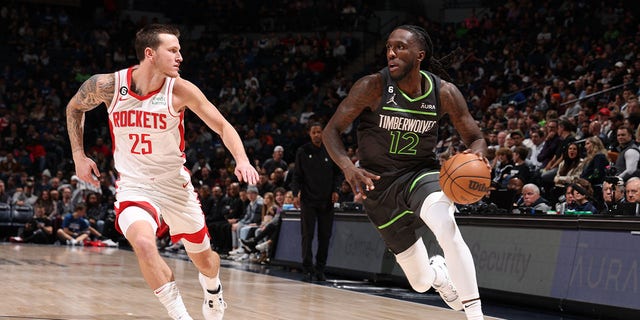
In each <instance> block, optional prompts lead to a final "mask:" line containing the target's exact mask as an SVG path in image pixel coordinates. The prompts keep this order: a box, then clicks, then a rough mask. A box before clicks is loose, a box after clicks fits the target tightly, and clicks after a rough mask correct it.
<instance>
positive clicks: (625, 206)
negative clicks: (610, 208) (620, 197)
mask: <svg viewBox="0 0 640 320" xmlns="http://www.w3.org/2000/svg"><path fill="white" fill-rule="evenodd" d="M624 189H625V195H626V198H625V201H622V203H621V205H620V207H619V208H620V210H619V211H618V213H619V214H621V215H626V216H638V215H640V178H638V177H631V178H629V180H627V182H626V184H625V187H624Z"/></svg>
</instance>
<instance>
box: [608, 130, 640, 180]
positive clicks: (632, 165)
mask: <svg viewBox="0 0 640 320" xmlns="http://www.w3.org/2000/svg"><path fill="white" fill-rule="evenodd" d="M633 137H634V134H633V129H632V128H631V127H628V126H621V127H619V128H618V130H617V138H618V147H616V149H615V150H616V151H617V152H618V156H617V158H616V160H615V167H616V169H617V172H618V177H620V178H622V179H623V180H625V181H627V180H628V179H629V178H630V177H631V176H632V175H633V174H635V173H636V172H637V170H638V162H639V161H640V151H639V150H638V145H637V144H636V143H635V141H633ZM612 160H613V159H612Z"/></svg>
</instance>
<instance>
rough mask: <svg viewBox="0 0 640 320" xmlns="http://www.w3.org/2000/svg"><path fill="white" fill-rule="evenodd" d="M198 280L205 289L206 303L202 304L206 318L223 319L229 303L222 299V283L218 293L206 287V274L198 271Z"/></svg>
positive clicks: (210, 319) (206, 319) (212, 319)
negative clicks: (211, 291)
mask: <svg viewBox="0 0 640 320" xmlns="http://www.w3.org/2000/svg"><path fill="white" fill-rule="evenodd" d="M198 280H200V285H202V289H203V290H204V303H203V304H202V315H203V316H204V319H205V320H222V318H223V317H224V310H225V309H226V308H227V303H226V302H224V299H222V285H220V290H219V291H218V293H215V294H214V293H210V292H209V291H207V289H206V285H205V281H204V275H202V273H199V272H198Z"/></svg>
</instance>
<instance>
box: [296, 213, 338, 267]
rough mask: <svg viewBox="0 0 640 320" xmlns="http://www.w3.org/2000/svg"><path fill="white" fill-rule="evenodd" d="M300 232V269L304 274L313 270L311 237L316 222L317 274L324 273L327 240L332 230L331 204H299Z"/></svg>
mask: <svg viewBox="0 0 640 320" xmlns="http://www.w3.org/2000/svg"><path fill="white" fill-rule="evenodd" d="M300 209H301V213H300V223H301V226H300V230H301V232H302V268H303V271H304V272H312V270H313V248H312V244H313V237H314V233H315V229H316V221H317V222H318V251H317V252H316V265H315V270H316V271H317V272H324V267H325V266H326V265H327V256H328V254H329V240H330V239H331V231H332V230H333V204H332V203H327V204H324V205H316V204H309V203H301V205H300Z"/></svg>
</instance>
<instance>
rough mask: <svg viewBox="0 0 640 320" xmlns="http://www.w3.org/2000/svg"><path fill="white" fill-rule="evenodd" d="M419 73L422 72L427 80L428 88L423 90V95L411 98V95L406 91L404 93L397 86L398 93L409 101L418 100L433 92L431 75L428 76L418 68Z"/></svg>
mask: <svg viewBox="0 0 640 320" xmlns="http://www.w3.org/2000/svg"><path fill="white" fill-rule="evenodd" d="M420 74H422V75H423V76H424V77H425V78H427V81H429V90H427V92H425V93H424V94H423V95H421V96H419V97H417V98H415V99H413V98H411V97H409V96H408V95H407V94H406V93H404V91H402V90H401V89H400V87H398V91H400V94H402V95H403V96H404V97H405V98H406V99H407V100H409V102H416V101H418V100H421V99H424V98H426V97H427V96H429V95H430V94H431V92H433V80H431V77H429V76H428V75H427V74H426V73H425V72H424V71H422V70H420Z"/></svg>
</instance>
